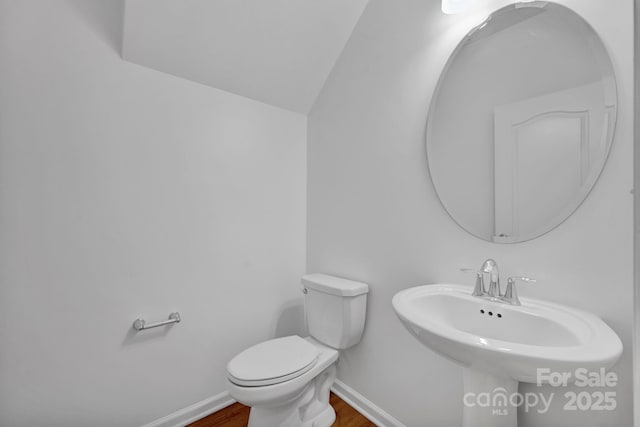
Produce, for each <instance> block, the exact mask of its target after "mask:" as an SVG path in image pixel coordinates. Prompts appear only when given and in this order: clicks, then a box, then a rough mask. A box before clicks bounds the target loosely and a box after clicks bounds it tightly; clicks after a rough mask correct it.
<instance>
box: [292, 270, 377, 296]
mask: <svg viewBox="0 0 640 427" xmlns="http://www.w3.org/2000/svg"><path fill="white" fill-rule="evenodd" d="M302 285H303V286H304V287H305V288H309V289H313V290H315V291H318V292H322V293H325V294H330V295H339V296H345V297H355V296H357V295H362V294H366V293H367V292H369V285H367V284H366V283H362V282H356V281H354V280H349V279H343V278H342V277H336V276H329V275H328V274H321V273H314V274H306V275H304V276H302Z"/></svg>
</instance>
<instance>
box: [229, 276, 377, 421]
mask: <svg viewBox="0 0 640 427" xmlns="http://www.w3.org/2000/svg"><path fill="white" fill-rule="evenodd" d="M302 285H303V287H304V288H303V292H304V294H305V317H306V319H307V326H308V329H309V334H310V336H309V337H307V338H301V337H299V336H297V335H292V336H289V337H284V338H276V339H273V340H269V341H265V342H262V343H260V344H257V345H254V346H253V347H250V348H248V349H246V350H244V351H243V352H241V353H240V354H238V355H237V356H236V357H234V358H233V359H232V360H231V361H230V362H229V364H228V365H227V372H228V379H229V381H228V382H227V386H228V390H229V393H230V394H231V396H232V397H233V398H234V399H236V400H237V401H238V402H240V403H243V404H245V405H247V406H250V407H251V413H250V416H249V427H329V426H330V425H331V424H333V422H334V421H335V419H336V414H335V411H334V410H333V408H332V407H331V405H329V389H330V388H331V385H332V384H333V381H334V379H335V375H336V361H337V360H338V350H341V349H346V348H349V347H352V346H354V345H356V344H357V343H359V342H360V338H361V337H362V331H363V330H364V320H365V313H366V305H367V293H368V292H369V286H368V285H367V284H365V283H360V282H355V281H352V280H347V279H341V278H339V277H333V276H328V275H326V274H308V275H306V276H303V277H302Z"/></svg>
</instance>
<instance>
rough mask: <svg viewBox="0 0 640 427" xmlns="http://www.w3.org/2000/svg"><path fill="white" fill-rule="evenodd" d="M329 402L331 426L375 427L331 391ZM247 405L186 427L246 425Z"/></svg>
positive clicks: (224, 411)
mask: <svg viewBox="0 0 640 427" xmlns="http://www.w3.org/2000/svg"><path fill="white" fill-rule="evenodd" d="M329 402H330V403H331V406H333V409H335V411H336V422H335V423H333V426H332V427H375V424H373V423H372V422H371V421H369V420H368V419H366V418H365V417H363V416H362V415H360V413H358V412H357V411H356V410H355V409H353V408H352V407H351V406H349V405H347V403H346V402H345V401H344V400H342V399H340V398H339V397H338V396H336V395H335V394H333V393H331V397H330V398H329ZM248 422H249V407H247V406H244V405H242V404H240V403H234V404H233V405H231V406H228V407H226V408H224V409H222V410H221V411H218V412H215V413H213V414H211V415H209V416H207V417H204V418H203V419H201V420H198V421H196V422H195V423H192V424H189V425H188V426H187V427H247V423H248Z"/></svg>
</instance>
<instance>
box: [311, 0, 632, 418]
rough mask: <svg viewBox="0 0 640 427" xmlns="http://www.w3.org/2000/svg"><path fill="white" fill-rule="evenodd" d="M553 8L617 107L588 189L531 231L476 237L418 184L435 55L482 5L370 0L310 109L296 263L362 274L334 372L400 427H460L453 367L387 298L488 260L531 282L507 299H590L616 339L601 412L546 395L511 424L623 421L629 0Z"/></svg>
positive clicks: (580, 0)
mask: <svg viewBox="0 0 640 427" xmlns="http://www.w3.org/2000/svg"><path fill="white" fill-rule="evenodd" d="M496 3H497V2H496ZM504 3H506V2H503V4H504ZM560 3H562V4H564V5H566V6H569V7H571V8H573V9H574V10H576V11H577V12H578V13H580V14H581V15H582V16H583V17H584V18H585V19H586V20H587V21H588V22H590V23H591V24H592V25H593V26H594V28H595V30H596V31H597V32H598V33H599V35H600V36H601V37H602V39H603V41H604V44H605V45H606V47H607V48H608V49H609V52H610V54H611V57H612V61H613V64H614V68H615V72H616V74H617V78H618V82H617V83H618V101H619V116H618V124H617V129H616V136H615V139H614V142H613V146H612V150H611V154H610V157H609V160H608V163H607V165H606V167H605V170H604V172H603V174H602V176H601V178H600V180H599V181H598V183H597V184H596V185H595V188H594V190H593V192H592V193H591V195H590V196H589V197H588V198H587V200H586V201H585V203H584V204H583V205H582V206H581V207H580V208H579V209H578V210H577V211H576V212H575V213H574V214H573V215H572V216H571V217H570V218H569V219H568V220H567V221H566V222H565V223H563V224H562V225H561V226H560V227H558V228H557V229H555V230H553V231H552V232H550V233H549V234H547V235H545V236H542V237H540V238H538V239H535V240H533V241H530V242H525V243H520V244H515V245H499V244H493V243H487V242H484V241H481V240H479V239H476V238H474V237H472V236H470V235H469V234H467V233H466V232H465V231H463V230H462V229H460V228H459V227H458V226H456V224H455V223H454V222H453V221H452V220H451V219H450V217H449V216H448V215H447V213H446V212H445V211H444V209H443V208H442V206H441V205H440V203H439V202H438V199H437V197H436V194H435V192H434V189H433V186H432V184H431V182H430V181H429V175H428V172H427V161H426V158H425V149H424V134H425V122H426V116H427V110H428V106H429V103H430V100H431V95H432V92H433V90H434V88H435V85H436V82H437V79H438V77H439V74H440V72H441V70H442V67H443V66H444V64H445V62H446V60H447V58H448V56H449V54H450V53H451V52H452V51H453V49H454V47H455V46H456V44H457V43H458V41H459V40H460V38H461V37H463V35H464V34H465V33H466V32H467V31H468V30H469V29H470V28H472V27H473V26H474V25H477V24H478V23H479V22H480V21H481V19H482V17H483V16H484V15H486V13H487V12H488V10H484V11H479V12H478V13H477V14H474V15H444V14H442V13H441V12H440V10H439V8H440V2H439V1H424V0H405V1H402V2H391V1H386V0H371V1H370V2H369V5H368V6H367V8H366V9H365V11H364V13H363V15H362V17H361V20H360V22H359V24H358V26H357V27H356V29H355V30H354V33H353V34H352V37H351V39H350V41H349V43H348V44H347V46H346V48H345V50H344V51H343V53H342V56H341V58H340V59H339V60H338V62H337V64H336V67H335V68H334V70H333V72H332V74H331V75H330V77H329V80H328V81H327V83H326V84H325V87H324V89H323V92H322V93H321V95H320V97H319V99H318V101H317V102H316V105H315V106H314V108H313V109H312V112H311V114H310V116H309V130H308V135H307V137H308V180H309V183H308V196H307V197H308V202H307V211H308V220H307V221H308V234H307V239H308V243H307V250H308V253H307V268H308V270H309V271H325V272H327V273H333V274H337V275H342V276H345V277H349V278H354V279H358V280H362V281H365V282H368V283H370V285H371V293H370V298H369V305H368V310H369V311H368V319H367V326H366V330H365V334H364V337H363V341H362V343H361V344H360V345H359V346H357V347H355V348H353V349H352V350H350V351H348V352H346V354H344V355H343V357H342V359H341V362H340V363H341V365H340V371H339V377H340V378H341V379H342V380H343V381H344V382H346V383H347V384H348V385H350V386H351V387H353V388H354V389H356V390H358V391H359V392H361V393H363V394H364V395H365V396H366V397H368V398H369V399H371V400H372V401H373V402H375V403H376V404H378V405H379V406H381V407H382V408H384V409H385V410H386V411H388V412H390V413H391V414H392V415H394V416H395V417H397V418H398V419H400V420H401V421H402V422H404V423H406V425H408V426H412V427H424V426H438V427H446V426H459V425H461V414H462V410H461V409H462V370H461V368H459V367H458V366H456V365H454V364H453V363H451V362H449V361H447V360H444V359H443V358H442V357H440V356H438V355H436V354H434V353H433V352H431V351H430V350H428V349H427V348H425V347H423V346H422V345H421V344H419V343H418V342H417V341H416V340H415V339H414V338H412V337H411V336H410V335H409V333H408V332H407V331H405V330H404V329H403V327H402V326H401V324H400V322H399V320H398V319H397V318H396V316H395V315H394V313H393V311H392V308H391V298H392V296H393V295H394V294H395V293H396V292H398V291H399V290H401V289H404V288H407V287H410V286H414V285H418V284H427V283H438V282H462V283H468V284H469V285H471V284H472V281H473V278H472V277H469V276H466V275H463V274H462V273H460V272H459V268H460V267H472V268H474V267H475V268H477V267H479V266H480V265H481V263H482V262H483V261H484V260H485V259H486V258H489V257H492V258H494V259H496V260H497V261H498V264H499V266H500V269H501V273H502V276H503V277H506V276H507V275H513V274H527V275H530V276H532V277H535V278H537V279H538V283H537V284H536V285H535V286H531V287H527V288H522V289H521V290H520V293H521V295H524V296H533V297H540V298H546V299H549V300H552V301H556V302H560V303H565V304H570V305H573V306H576V307H579V308H582V309H586V310H590V311H592V312H594V313H596V314H598V315H599V316H601V317H602V318H603V319H604V320H605V321H606V322H607V323H608V324H609V325H610V326H611V327H612V328H614V329H615V330H616V331H617V332H618V334H619V335H620V337H621V338H622V340H623V343H624V346H625V352H624V354H623V356H622V358H621V360H620V362H619V363H618V365H617V366H616V367H615V371H616V372H617V373H618V375H619V377H620V383H619V385H618V387H617V389H616V391H617V405H618V406H617V409H616V410H615V411H613V412H591V411H589V412H582V413H581V412H578V413H576V412H564V411H562V406H563V404H564V402H565V400H564V398H563V396H562V392H558V391H557V390H556V394H557V396H556V398H555V401H554V407H553V409H552V412H551V413H550V414H548V415H538V414H531V413H529V414H521V415H522V416H521V417H520V423H521V424H520V425H521V426H524V427H531V426H550V425H553V426H578V425H580V426H604V425H606V426H616V427H622V426H628V425H631V423H632V421H631V419H632V381H631V332H632V319H633V298H632V296H633V289H632V270H633V268H632V267H633V265H632V260H633V248H632V239H633V237H632V236H633V233H632V199H633V198H632V195H631V194H630V190H631V188H632V185H633V182H632V172H633V163H632V151H633V139H632V137H633V135H632V118H633V111H632V101H633V98H632V94H633V90H632V88H633V81H632V80H633V68H632V58H633V56H632V53H633V51H632V35H633V11H632V6H633V2H632V0H615V1H608V2H600V1H589V2H585V1H584V0H562V1H561V2H560ZM521 391H527V387H524V388H522V389H521ZM551 391H552V390H546V392H551Z"/></svg>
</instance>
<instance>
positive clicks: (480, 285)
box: [471, 259, 535, 305]
mask: <svg viewBox="0 0 640 427" xmlns="http://www.w3.org/2000/svg"><path fill="white" fill-rule="evenodd" d="M485 274H488V275H489V290H486V289H485V286H484V275H485ZM516 280H521V281H523V282H525V283H535V280H534V279H530V278H528V277H509V280H508V283H507V290H506V291H505V293H504V294H502V293H500V273H499V272H498V263H497V262H495V261H494V260H492V259H488V260H486V261H485V262H484V263H483V264H482V267H480V271H478V272H477V273H476V286H475V288H474V289H473V293H472V294H471V295H473V296H475V297H481V298H489V299H491V300H494V301H499V302H503V303H506V304H511V305H520V300H519V299H518V293H517V292H516V284H515V281H516Z"/></svg>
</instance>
